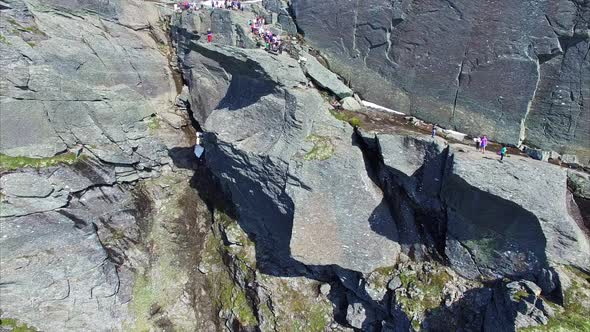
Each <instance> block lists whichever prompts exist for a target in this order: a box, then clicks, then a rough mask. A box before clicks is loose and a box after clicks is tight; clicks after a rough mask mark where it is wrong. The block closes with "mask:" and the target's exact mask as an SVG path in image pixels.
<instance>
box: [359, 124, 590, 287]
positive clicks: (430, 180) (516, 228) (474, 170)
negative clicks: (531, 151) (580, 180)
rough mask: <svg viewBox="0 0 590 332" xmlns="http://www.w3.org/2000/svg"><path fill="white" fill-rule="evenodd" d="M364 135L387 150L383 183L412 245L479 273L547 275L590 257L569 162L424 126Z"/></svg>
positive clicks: (416, 251) (375, 147)
mask: <svg viewBox="0 0 590 332" xmlns="http://www.w3.org/2000/svg"><path fill="white" fill-rule="evenodd" d="M363 139H364V141H365V143H366V144H367V148H368V149H369V150H370V151H372V152H373V153H374V154H376V155H377V158H376V161H375V162H376V168H375V169H376V174H378V183H379V184H380V186H381V188H382V189H383V191H384V192H385V193H386V199H387V200H388V201H389V202H390V204H391V206H392V211H394V220H395V221H396V223H397V228H398V232H399V238H400V244H401V245H402V250H403V252H405V253H406V254H408V255H410V256H412V255H413V256H414V257H418V258H422V257H428V256H432V255H433V254H434V255H435V256H436V255H437V254H440V255H443V256H445V257H447V258H448V260H449V262H450V264H451V266H452V267H453V268H454V269H455V270H456V271H457V272H458V273H460V274H461V275H463V276H465V277H467V278H470V279H487V280H495V279H500V278H503V277H515V278H519V277H520V278H527V279H529V280H532V281H537V280H544V279H547V278H546V277H544V275H546V274H547V272H546V271H547V269H550V268H551V266H555V265H559V264H571V265H575V266H578V267H580V268H582V269H587V268H588V266H590V255H589V252H590V249H589V241H588V237H587V235H585V233H584V230H583V228H584V226H583V225H581V224H579V223H577V222H576V220H575V217H576V214H577V213H579V212H577V211H578V209H577V207H572V205H571V204H570V202H571V198H570V194H569V193H568V189H567V181H568V172H567V170H565V169H563V168H560V167H558V166H555V165H551V164H548V163H543V162H536V161H531V160H530V159H527V158H524V157H520V156H511V157H510V158H509V159H507V160H505V161H504V162H500V161H499V160H498V158H497V157H489V156H486V155H483V154H481V153H479V152H476V151H474V150H466V149H465V148H464V146H462V145H450V146H449V145H447V144H446V142H445V141H444V140H442V139H440V138H431V137H427V136H419V135H416V134H379V133H378V134H376V136H375V138H371V137H370V135H368V134H364V138H363ZM570 178H571V176H570ZM425 249H426V250H425ZM437 250H438V252H437ZM549 279H552V277H549ZM548 281H549V282H551V280H548Z"/></svg>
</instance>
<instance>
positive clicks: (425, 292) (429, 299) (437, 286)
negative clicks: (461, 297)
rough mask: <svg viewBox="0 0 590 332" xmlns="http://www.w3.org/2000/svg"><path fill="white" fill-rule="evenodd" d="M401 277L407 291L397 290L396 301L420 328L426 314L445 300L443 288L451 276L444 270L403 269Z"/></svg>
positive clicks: (417, 328)
mask: <svg viewBox="0 0 590 332" xmlns="http://www.w3.org/2000/svg"><path fill="white" fill-rule="evenodd" d="M399 277H400V280H401V282H402V287H403V289H405V290H406V291H405V292H400V291H396V301H397V302H398V303H399V304H400V305H401V307H402V310H403V311H404V312H405V313H406V314H407V315H408V317H409V318H410V319H411V320H412V327H414V329H416V330H419V329H420V324H421V321H422V319H423V318H424V317H425V314H426V313H427V312H428V311H429V310H432V309H435V308H437V307H439V306H440V304H441V302H442V301H443V289H444V287H445V284H446V283H447V282H448V281H449V280H451V276H450V275H449V274H448V273H447V272H446V271H444V270H442V271H436V272H431V273H418V272H415V271H403V272H402V273H401V274H400V276H399Z"/></svg>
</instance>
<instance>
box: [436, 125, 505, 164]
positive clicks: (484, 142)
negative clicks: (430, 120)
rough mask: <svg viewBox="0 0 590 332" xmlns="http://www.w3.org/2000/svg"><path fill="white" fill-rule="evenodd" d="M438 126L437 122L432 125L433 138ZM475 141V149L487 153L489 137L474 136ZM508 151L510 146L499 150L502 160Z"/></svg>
mask: <svg viewBox="0 0 590 332" xmlns="http://www.w3.org/2000/svg"><path fill="white" fill-rule="evenodd" d="M437 127H438V125H437V124H434V125H432V132H431V134H432V137H433V138H434V137H435V136H436V129H437ZM473 142H475V149H476V150H477V152H481V153H482V154H484V153H486V148H487V146H488V143H489V141H488V137H487V136H486V135H482V136H477V137H475V138H473ZM507 153H508V148H506V146H502V148H501V149H500V151H498V154H499V155H500V161H503V160H504V157H506V154H507Z"/></svg>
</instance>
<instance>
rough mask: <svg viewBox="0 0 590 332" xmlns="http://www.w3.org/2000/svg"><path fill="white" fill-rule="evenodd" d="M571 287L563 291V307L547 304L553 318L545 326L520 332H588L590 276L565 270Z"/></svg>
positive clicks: (589, 321) (570, 269) (572, 270)
mask: <svg viewBox="0 0 590 332" xmlns="http://www.w3.org/2000/svg"><path fill="white" fill-rule="evenodd" d="M567 273H568V275H569V276H570V277H571V279H572V285H571V287H570V288H568V289H567V290H566V291H565V298H564V305H563V308H561V307H560V306H558V305H555V304H549V305H550V306H551V307H552V308H553V309H554V310H555V316H554V317H552V318H550V319H549V322H548V323H547V325H539V326H534V327H528V328H525V329H521V330H519V331H522V332H587V331H590V276H589V275H588V274H585V273H584V272H581V271H578V270H575V269H574V268H569V269H567Z"/></svg>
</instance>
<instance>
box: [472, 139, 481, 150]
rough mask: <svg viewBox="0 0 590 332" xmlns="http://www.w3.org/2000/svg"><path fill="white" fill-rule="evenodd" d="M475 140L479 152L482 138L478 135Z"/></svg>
mask: <svg viewBox="0 0 590 332" xmlns="http://www.w3.org/2000/svg"><path fill="white" fill-rule="evenodd" d="M473 141H474V142H475V151H477V152H479V146H480V145H481V138H479V136H477V137H475V138H474V139H473Z"/></svg>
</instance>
